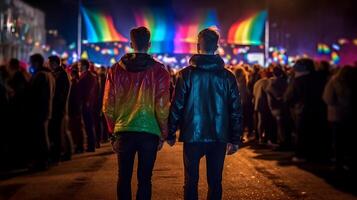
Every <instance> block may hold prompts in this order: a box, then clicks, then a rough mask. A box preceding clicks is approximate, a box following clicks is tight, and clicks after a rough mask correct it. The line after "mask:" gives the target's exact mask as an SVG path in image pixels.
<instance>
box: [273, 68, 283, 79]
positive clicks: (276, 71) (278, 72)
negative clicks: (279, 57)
mask: <svg viewBox="0 0 357 200" xmlns="http://www.w3.org/2000/svg"><path fill="white" fill-rule="evenodd" d="M273 75H274V76H275V77H282V76H284V71H283V69H282V67H281V66H276V67H274V68H273Z"/></svg>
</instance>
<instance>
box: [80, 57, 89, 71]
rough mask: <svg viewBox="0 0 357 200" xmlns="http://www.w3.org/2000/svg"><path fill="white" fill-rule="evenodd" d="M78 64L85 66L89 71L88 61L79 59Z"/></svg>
mask: <svg viewBox="0 0 357 200" xmlns="http://www.w3.org/2000/svg"><path fill="white" fill-rule="evenodd" d="M79 62H80V63H81V65H82V66H85V67H86V69H89V61H88V60H87V59H80V60H79Z"/></svg>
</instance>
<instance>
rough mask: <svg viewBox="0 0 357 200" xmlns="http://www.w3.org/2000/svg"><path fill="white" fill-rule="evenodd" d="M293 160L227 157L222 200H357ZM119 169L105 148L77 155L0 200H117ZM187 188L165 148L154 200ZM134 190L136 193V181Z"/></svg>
mask: <svg viewBox="0 0 357 200" xmlns="http://www.w3.org/2000/svg"><path fill="white" fill-rule="evenodd" d="M289 157H290V153H277V152H273V151H270V150H267V149H262V148H252V147H249V146H247V147H244V148H242V149H241V150H240V151H239V152H238V153H237V154H235V155H234V156H230V157H227V159H226V162H225V171H224V181H223V187H224V194H223V199H225V200H226V199H227V200H230V199H232V200H237V199H244V200H249V199H254V200H256V199H267V200H270V199H272V200H273V199H283V200H287V199H324V200H328V199H336V200H337V199H338V200H344V199H357V196H353V195H352V194H349V193H347V192H343V191H342V190H338V189H336V187H334V186H332V185H330V184H329V183H327V181H326V180H325V179H322V178H320V177H319V176H317V175H321V174H322V175H323V172H324V171H326V172H329V169H324V168H323V167H321V166H295V165H291V164H290V163H289ZM116 169H117V166H116V157H115V155H114V154H113V153H112V152H111V149H110V147H109V144H106V145H104V147H103V148H101V149H99V150H98V151H97V152H95V153H86V154H83V155H78V156H75V157H74V159H73V160H72V161H69V162H64V163H61V164H60V165H59V166H56V167H52V168H51V169H50V170H48V171H45V172H40V173H35V174H27V175H19V176H16V177H13V178H9V179H6V180H1V181H0V199H12V200H13V199H20V200H23V199H50V200H56V199H66V200H67V199H71V200H72V199H74V200H75V199H86V200H87V199H115V192H116ZM204 169H205V162H204V160H202V162H201V176H200V177H201V179H200V184H199V194H200V199H204V198H205V194H206V192H207V187H206V182H205V177H206V176H205V170H204ZM313 169H318V172H314V170H313ZM312 172H313V173H312ZM319 172H321V173H319ZM316 174H317V175H316ZM135 177H136V174H134V178H135ZM182 184H183V164H182V145H181V144H178V145H176V146H175V147H174V148H170V147H168V146H167V145H165V146H164V148H163V150H162V151H161V152H160V153H159V155H158V159H157V162H156V165H155V170H154V177H153V199H154V200H156V199H157V200H166V199H167V200H176V199H182V190H183V189H182ZM133 188H134V189H133V191H135V189H136V183H135V182H133Z"/></svg>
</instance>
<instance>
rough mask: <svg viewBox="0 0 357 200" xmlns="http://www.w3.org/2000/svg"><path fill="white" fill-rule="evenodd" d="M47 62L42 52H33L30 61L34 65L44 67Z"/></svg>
mask: <svg viewBox="0 0 357 200" xmlns="http://www.w3.org/2000/svg"><path fill="white" fill-rule="evenodd" d="M44 62H45V59H44V58H43V56H42V55H41V54H38V53H37V54H33V55H32V56H30V63H31V65H32V66H33V67H36V68H39V67H43V63H44Z"/></svg>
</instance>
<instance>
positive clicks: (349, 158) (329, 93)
mask: <svg viewBox="0 0 357 200" xmlns="http://www.w3.org/2000/svg"><path fill="white" fill-rule="evenodd" d="M230 68H231V70H232V71H234V73H235V75H236V78H237V82H238V87H239V91H240V94H241V102H242V106H243V116H244V120H243V126H244V128H245V129H246V133H247V134H246V137H245V138H246V140H250V139H255V141H256V142H257V143H259V144H265V145H268V146H270V147H271V148H273V149H274V150H276V151H294V152H295V156H294V157H292V161H294V162H305V161H318V162H333V163H336V169H338V170H351V169H352V168H354V169H355V167H356V160H357V159H356V158H357V154H356V152H357V149H356V145H354V144H353V142H354V141H356V139H357V137H356V136H357V135H356V127H355V126H354V125H353V122H356V115H355V113H356V103H355V102H356V80H357V66H339V67H333V66H331V65H330V64H329V63H328V62H324V61H321V62H317V61H314V60H312V59H309V58H301V59H299V60H297V61H296V62H295V63H294V65H293V66H283V65H279V64H271V65H269V66H268V67H267V68H263V67H261V66H259V65H253V66H249V65H246V64H243V65H239V66H230Z"/></svg>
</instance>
